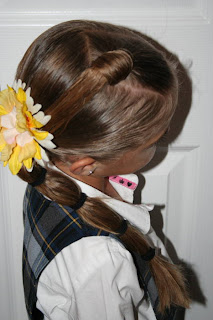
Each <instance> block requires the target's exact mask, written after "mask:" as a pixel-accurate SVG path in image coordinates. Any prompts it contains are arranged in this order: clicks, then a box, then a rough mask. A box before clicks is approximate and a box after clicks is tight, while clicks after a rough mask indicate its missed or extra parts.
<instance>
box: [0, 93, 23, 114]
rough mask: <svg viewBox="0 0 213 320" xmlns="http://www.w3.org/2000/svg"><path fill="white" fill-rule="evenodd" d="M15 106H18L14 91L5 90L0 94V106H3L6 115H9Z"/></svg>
mask: <svg viewBox="0 0 213 320" xmlns="http://www.w3.org/2000/svg"><path fill="white" fill-rule="evenodd" d="M17 104H20V102H18V100H17V99H16V96H15V93H14V91H13V90H12V91H10V90H8V89H5V90H3V91H1V92H0V105H1V106H3V108H4V110H5V111H6V113H10V112H11V111H12V110H13V107H14V106H16V105H17Z"/></svg>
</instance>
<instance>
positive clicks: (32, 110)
mask: <svg viewBox="0 0 213 320" xmlns="http://www.w3.org/2000/svg"><path fill="white" fill-rule="evenodd" d="M41 108H42V105H41V104H39V103H36V104H35V105H34V106H32V107H31V110H30V109H29V108H28V109H29V111H30V112H31V113H32V115H34V114H35V113H37V112H38V111H39V110H40V109H41Z"/></svg>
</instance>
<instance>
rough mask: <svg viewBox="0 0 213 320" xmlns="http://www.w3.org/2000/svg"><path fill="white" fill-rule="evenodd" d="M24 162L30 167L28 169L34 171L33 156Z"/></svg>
mask: <svg viewBox="0 0 213 320" xmlns="http://www.w3.org/2000/svg"><path fill="white" fill-rule="evenodd" d="M23 164H24V165H25V167H26V168H27V169H28V170H31V171H32V169H33V168H32V158H29V159H27V160H24V161H23ZM28 170H27V171H28Z"/></svg>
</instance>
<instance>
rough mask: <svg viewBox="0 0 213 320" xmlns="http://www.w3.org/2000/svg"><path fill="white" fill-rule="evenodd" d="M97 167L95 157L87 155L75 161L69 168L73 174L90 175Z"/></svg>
mask: <svg viewBox="0 0 213 320" xmlns="http://www.w3.org/2000/svg"><path fill="white" fill-rule="evenodd" d="M95 168H96V161H95V160H94V159H93V158H90V157H85V158H82V159H79V160H76V161H74V162H73V163H72V164H71V166H70V168H69V170H70V172H71V173H72V174H75V175H80V176H88V175H90V174H91V172H93V171H94V170H95Z"/></svg>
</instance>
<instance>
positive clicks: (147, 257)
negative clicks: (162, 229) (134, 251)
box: [141, 248, 155, 261]
mask: <svg viewBox="0 0 213 320" xmlns="http://www.w3.org/2000/svg"><path fill="white" fill-rule="evenodd" d="M154 256H155V248H150V249H149V250H148V252H147V253H146V254H144V255H143V256H141V258H142V259H143V260H145V261H150V260H152V259H153V258H154Z"/></svg>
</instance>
